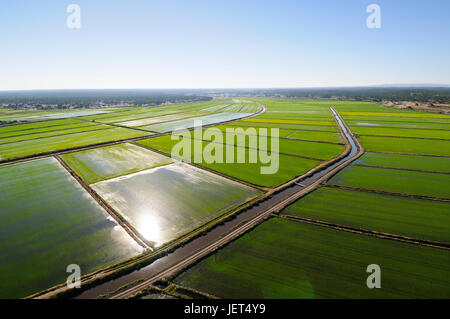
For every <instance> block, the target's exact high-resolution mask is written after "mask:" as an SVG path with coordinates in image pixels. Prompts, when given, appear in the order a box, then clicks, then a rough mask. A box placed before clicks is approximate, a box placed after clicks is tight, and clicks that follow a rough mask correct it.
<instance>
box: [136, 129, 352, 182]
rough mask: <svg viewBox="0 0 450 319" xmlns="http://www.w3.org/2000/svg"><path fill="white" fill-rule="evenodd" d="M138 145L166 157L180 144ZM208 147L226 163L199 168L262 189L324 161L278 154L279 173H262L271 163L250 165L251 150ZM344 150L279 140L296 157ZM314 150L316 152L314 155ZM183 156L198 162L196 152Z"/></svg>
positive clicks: (159, 140) (164, 139) (165, 139)
mask: <svg viewBox="0 0 450 319" xmlns="http://www.w3.org/2000/svg"><path fill="white" fill-rule="evenodd" d="M137 143H138V144H140V145H143V146H147V147H150V148H152V149H156V150H160V151H162V152H165V153H167V154H171V152H172V149H173V146H174V145H175V144H176V143H178V141H176V140H172V139H171V136H161V137H156V138H150V139H145V140H141V141H138V142H137ZM190 145H191V144H190ZM208 145H213V146H215V147H217V148H218V149H220V150H221V151H220V152H221V153H222V154H223V156H221V157H220V158H222V159H223V162H215V163H206V162H205V161H202V163H199V164H200V165H202V166H204V167H207V168H211V169H213V170H215V171H217V172H220V173H224V174H226V175H229V176H232V177H235V178H238V179H241V180H244V181H247V182H249V183H252V184H255V185H260V186H268V187H274V186H278V185H279V184H282V183H284V182H287V181H288V180H290V179H292V178H294V177H297V176H299V175H302V174H303V173H305V172H306V171H308V170H310V169H312V168H313V167H314V166H317V165H318V164H320V162H321V160H313V159H307V158H300V157H295V156H289V155H282V154H279V155H278V158H279V164H278V171H277V172H276V174H261V167H265V166H269V165H270V164H267V163H262V162H261V160H260V157H259V156H257V162H256V163H250V162H249V158H250V157H249V156H250V152H252V150H249V149H246V148H243V147H238V146H234V147H233V146H228V145H223V144H217V143H213V144H211V143H208V142H205V141H203V143H202V147H203V149H206V148H207V147H208ZM190 149H192V150H194V146H192V147H190ZM343 149H344V147H343V146H341V145H333V144H323V143H312V142H302V141H289V140H286V142H283V140H280V152H281V153H285V152H292V153H297V155H299V154H302V155H303V154H307V155H314V154H317V152H319V153H320V154H321V155H322V156H323V157H325V158H332V157H334V156H337V155H339V154H340V153H341V152H342V151H343ZM227 151H231V152H232V154H233V162H234V163H230V162H225V159H226V154H227ZM253 151H254V152H255V153H256V154H259V153H258V151H256V150H253ZM302 151H303V152H302ZM314 151H315V152H316V153H314ZM239 152H242V153H243V154H245V155H244V158H245V162H244V163H238V159H237V155H238V153H239ZM181 155H184V156H183V158H184V159H186V160H189V161H191V162H195V161H194V159H195V158H194V156H195V152H194V151H193V152H191V154H190V156H187V155H186V154H181ZM273 155H274V154H272V156H273ZM294 155H296V154H294ZM273 158H275V156H273ZM274 161H275V159H274Z"/></svg>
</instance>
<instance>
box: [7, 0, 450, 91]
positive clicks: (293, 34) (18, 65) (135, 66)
mask: <svg viewBox="0 0 450 319" xmlns="http://www.w3.org/2000/svg"><path fill="white" fill-rule="evenodd" d="M71 3H75V4H78V5H80V7H81V28H80V29H69V28H68V27H67V26H66V19H67V16H68V15H69V14H68V13H67V12H66V8H67V6H68V5H69V4H71ZM371 3H376V4H379V6H380V8H381V28H380V29H368V28H367V27H366V18H367V16H368V15H369V14H368V13H366V7H367V6H368V5H369V4H371ZM0 39H1V47H0V74H1V75H0V90H14V89H64V88H67V89H69V88H73V89H75V88H210V87H218V88H225V87H233V88H234V87H316V86H354V85H372V84H384V83H441V84H450V41H449V39H450V1H448V0H433V1H429V0H428V1H425V0H423V1H417V0H409V1H407V0H386V1H384V0H383V1H381V0H380V1H376V0H371V1H362V0H345V1H344V0H342V1H338V0H306V1H302V0H296V1H287V0H277V1H268V0H264V1H263V0H251V1H246V0H239V1H235V0H205V1H196V0H177V1H175V0H164V1H153V0H146V1H140V0H131V1H125V0H122V1H118V0H102V1H99V0H71V1H63V0H53V1H48V0H39V1H36V0H28V1H25V0H14V1H2V2H1V4H0Z"/></svg>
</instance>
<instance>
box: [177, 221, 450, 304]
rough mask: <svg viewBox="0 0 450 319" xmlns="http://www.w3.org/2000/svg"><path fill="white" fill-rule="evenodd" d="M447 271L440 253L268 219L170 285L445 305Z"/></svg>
mask: <svg viewBox="0 0 450 319" xmlns="http://www.w3.org/2000/svg"><path fill="white" fill-rule="evenodd" d="M370 264H378V265H380V267H381V271H382V289H368V288H367V286H366V278H367V276H368V273H367V272H366V268H367V266H368V265H370ZM449 265H450V254H448V252H447V251H446V250H443V249H436V248H429V247H424V246H418V245H411V244H405V243H401V242H396V241H391V240H383V239H379V238H375V237H370V236H362V235H359V234H354V233H349V232H343V231H338V230H334V229H329V228H325V227H319V226H314V225H309V224H303V223H298V222H294V221H288V220H283V219H281V218H273V219H270V220H269V221H266V222H264V223H263V224H261V225H259V226H258V227H256V228H255V229H253V230H251V231H250V232H248V233H247V234H245V235H243V236H242V237H240V238H239V239H237V240H235V241H233V242H232V243H230V244H229V245H227V246H226V247H224V248H222V249H220V250H219V251H217V252H215V253H213V254H212V255H211V256H209V257H208V258H206V259H204V260H202V261H201V262H199V263H198V264H196V265H195V266H193V267H192V268H190V269H188V270H187V271H185V272H183V273H181V274H180V275H179V276H178V277H176V278H175V280H174V281H175V282H176V283H178V284H180V285H183V286H187V287H192V288H194V289H197V290H200V291H204V292H207V293H211V294H213V295H216V296H218V297H222V298H446V297H447V296H449V295H450V278H449V276H448V272H449V271H450V266H449Z"/></svg>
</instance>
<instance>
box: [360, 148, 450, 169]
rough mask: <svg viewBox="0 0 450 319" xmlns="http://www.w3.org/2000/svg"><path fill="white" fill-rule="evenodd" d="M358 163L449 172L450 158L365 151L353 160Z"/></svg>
mask: <svg viewBox="0 0 450 319" xmlns="http://www.w3.org/2000/svg"><path fill="white" fill-rule="evenodd" d="M355 163H357V164H360V165H372V166H380V167H390V168H402V169H411V170H422V171H430V172H443V173H450V158H445V157H430V156H415V155H400V154H382V153H370V152H366V153H365V154H364V155H363V156H361V157H360V158H359V159H357V160H356V161H355Z"/></svg>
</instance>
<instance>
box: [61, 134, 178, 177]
mask: <svg viewBox="0 0 450 319" xmlns="http://www.w3.org/2000/svg"><path fill="white" fill-rule="evenodd" d="M61 157H62V158H63V160H64V161H65V162H66V163H67V164H69V166H71V167H72V169H74V170H75V171H76V172H77V173H78V174H79V175H80V176H81V177H82V178H83V179H84V181H86V182H87V183H88V184H91V183H95V182H99V181H101V180H105V179H110V178H113V177H118V176H122V175H127V174H131V173H134V172H138V171H141V170H144V169H149V168H153V167H157V166H161V165H166V164H170V163H173V160H172V159H171V158H170V157H167V156H164V155H160V154H158V153H155V152H152V151H149V150H148V149H145V148H143V147H140V146H136V145H134V144H130V143H126V144H118V145H112V146H107V147H102V148H95V149H89V150H86V151H80V152H76V153H69V154H65V155H63V156H61Z"/></svg>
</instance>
